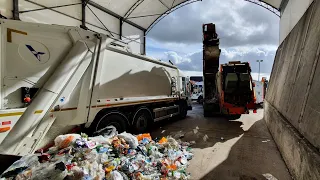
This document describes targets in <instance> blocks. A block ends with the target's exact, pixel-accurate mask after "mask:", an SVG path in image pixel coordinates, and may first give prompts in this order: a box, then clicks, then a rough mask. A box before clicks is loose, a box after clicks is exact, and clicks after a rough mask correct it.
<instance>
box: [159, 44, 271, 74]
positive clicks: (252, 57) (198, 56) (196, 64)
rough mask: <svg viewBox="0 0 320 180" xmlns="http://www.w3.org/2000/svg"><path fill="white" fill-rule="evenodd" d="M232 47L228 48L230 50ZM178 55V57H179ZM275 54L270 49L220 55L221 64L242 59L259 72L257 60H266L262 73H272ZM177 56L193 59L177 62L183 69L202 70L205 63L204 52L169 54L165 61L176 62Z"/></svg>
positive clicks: (263, 63) (262, 64) (262, 65)
mask: <svg viewBox="0 0 320 180" xmlns="http://www.w3.org/2000/svg"><path fill="white" fill-rule="evenodd" d="M230 50H232V49H228V51H230ZM177 56H178V57H177ZM274 56H275V52H273V51H270V52H267V51H262V52H261V53H257V52H249V53H245V54H236V55H235V56H234V57H228V56H227V55H226V53H224V52H222V54H221V56H220V64H223V63H226V62H228V61H235V60H237V61H242V62H249V63H250V65H251V68H252V72H258V71H259V65H258V63H257V62H256V60H260V59H262V60H264V62H262V63H261V67H260V68H261V69H260V72H261V73H267V74H268V73H270V72H271V69H272V65H273V59H274ZM176 58H181V59H183V58H187V59H190V60H191V61H190V62H189V61H184V62H181V63H178V64H176V65H177V66H178V67H179V68H180V69H181V70H185V71H202V68H203V65H202V63H203V62H202V52H197V53H194V54H192V55H190V56H186V57H182V56H179V55H177V54H175V55H172V54H170V55H169V54H167V56H166V57H165V58H164V59H163V60H165V61H168V60H172V61H173V62H175V59H176Z"/></svg>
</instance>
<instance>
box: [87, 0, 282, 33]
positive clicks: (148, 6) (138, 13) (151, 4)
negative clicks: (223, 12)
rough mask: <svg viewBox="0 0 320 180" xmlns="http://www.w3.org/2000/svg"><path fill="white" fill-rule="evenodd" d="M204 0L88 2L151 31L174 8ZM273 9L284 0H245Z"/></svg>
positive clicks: (110, 0) (278, 7)
mask: <svg viewBox="0 0 320 180" xmlns="http://www.w3.org/2000/svg"><path fill="white" fill-rule="evenodd" d="M197 1H202V0H90V1H88V4H89V5H91V6H94V7H97V8H99V9H100V10H105V11H106V12H111V13H114V14H116V16H117V17H119V18H122V19H123V20H124V21H126V22H129V24H131V25H133V24H134V25H136V27H139V29H141V30H146V31H149V30H150V29H151V28H152V27H153V25H155V24H156V23H157V22H158V21H159V20H161V19H162V18H161V17H163V16H165V15H167V14H170V13H171V12H173V11H174V10H176V9H178V8H180V7H182V6H185V5H187V4H191V3H194V2H197ZM245 1H248V2H252V3H255V4H257V5H260V6H263V7H265V8H267V9H269V10H271V11H274V12H275V11H276V10H279V9H280V6H281V2H282V0H245Z"/></svg>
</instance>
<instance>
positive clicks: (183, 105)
mask: <svg viewBox="0 0 320 180" xmlns="http://www.w3.org/2000/svg"><path fill="white" fill-rule="evenodd" d="M179 110H180V112H179V113H180V114H179V115H180V118H181V119H184V118H186V117H187V113H188V104H187V102H185V101H180V103H179Z"/></svg>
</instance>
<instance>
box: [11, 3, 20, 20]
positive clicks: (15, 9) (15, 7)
mask: <svg viewBox="0 0 320 180" xmlns="http://www.w3.org/2000/svg"><path fill="white" fill-rule="evenodd" d="M12 2H13V3H12V5H13V8H12V9H13V10H12V17H13V19H14V20H20V18H19V0H12Z"/></svg>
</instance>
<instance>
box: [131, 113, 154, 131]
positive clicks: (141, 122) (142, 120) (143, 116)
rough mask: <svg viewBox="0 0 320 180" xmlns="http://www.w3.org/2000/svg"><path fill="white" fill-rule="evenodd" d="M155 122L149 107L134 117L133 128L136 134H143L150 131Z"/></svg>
mask: <svg viewBox="0 0 320 180" xmlns="http://www.w3.org/2000/svg"><path fill="white" fill-rule="evenodd" d="M152 122H153V118H152V114H151V111H150V110H149V109H148V108H147V107H143V108H139V109H138V110H137V111H136V112H135V114H134V116H133V123H132V125H133V128H134V131H135V133H143V132H146V131H147V130H148V128H149V127H150V126H151V124H152Z"/></svg>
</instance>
